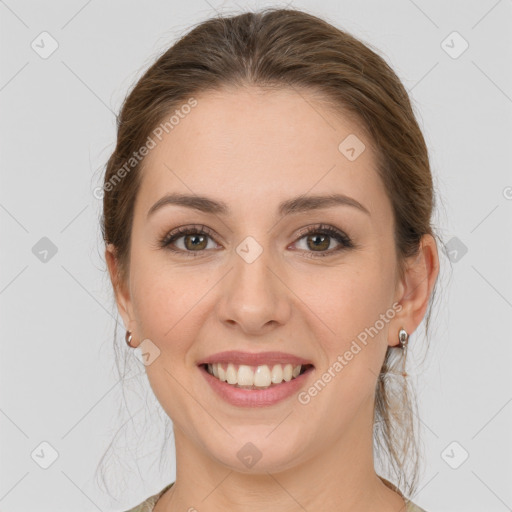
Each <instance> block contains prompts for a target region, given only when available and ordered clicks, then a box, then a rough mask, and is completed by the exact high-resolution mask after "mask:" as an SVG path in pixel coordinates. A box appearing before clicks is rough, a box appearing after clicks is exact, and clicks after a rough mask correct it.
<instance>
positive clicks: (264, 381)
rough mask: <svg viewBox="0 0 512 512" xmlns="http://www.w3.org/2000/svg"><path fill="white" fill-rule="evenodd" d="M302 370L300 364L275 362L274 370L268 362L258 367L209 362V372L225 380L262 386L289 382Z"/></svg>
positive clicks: (244, 384) (231, 382)
mask: <svg viewBox="0 0 512 512" xmlns="http://www.w3.org/2000/svg"><path fill="white" fill-rule="evenodd" d="M300 370H301V365H300V364H299V365H297V366H292V365H291V364H285V365H281V364H275V365H273V366H272V370H271V369H270V368H269V366H268V365H266V364H264V365H261V366H257V367H251V366H247V365H245V364H241V365H235V364H233V363H229V364H228V365H227V366H226V365H225V364H224V366H223V365H222V363H213V364H208V373H211V374H212V375H214V376H215V377H217V378H218V379H219V380H221V381H223V382H227V383H228V384H238V385H239V386H249V387H251V386H256V387H261V388H266V387H269V386H270V385H271V384H280V383H281V382H283V380H284V381H286V382H288V381H290V380H292V378H295V377H297V376H298V375H299V374H300Z"/></svg>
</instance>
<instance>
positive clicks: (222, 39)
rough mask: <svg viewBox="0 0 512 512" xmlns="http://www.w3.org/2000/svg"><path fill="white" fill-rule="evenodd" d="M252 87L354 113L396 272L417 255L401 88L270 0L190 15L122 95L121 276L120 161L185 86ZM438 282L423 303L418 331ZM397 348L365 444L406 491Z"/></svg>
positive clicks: (125, 229)
mask: <svg viewBox="0 0 512 512" xmlns="http://www.w3.org/2000/svg"><path fill="white" fill-rule="evenodd" d="M249 86H255V87H260V88H264V89H266V90H280V89H287V88H293V89H294V90H295V91H297V92H305V93H308V94H310V97H311V95H312V96H314V98H315V99H318V100H320V101H322V102H324V104H325V105H326V106H327V107H328V108H330V109H331V111H332V112H335V113H338V114H340V115H342V116H345V117H349V118H350V119H351V120H354V121H356V122H357V124H358V126H359V127H360V128H361V130H363V132H364V134H365V135H367V137H368V142H369V143H370V144H371V146H372V148H374V150H375V151H374V152H375V155H376V161H377V172H378V174H379V176H380V178H381V179H382V182H383V184H384V188H385V192H386V194H387V196H388V197H389V200H390V202H391V205H392V210H393V230H394V242H395V247H396V254H397V269H398V272H397V275H398V276H400V277H403V275H404V270H405V268H406V259H407V258H409V257H411V256H414V255H416V254H418V250H419V246H420V240H421V238H422V236H423V235H425V234H429V235H431V236H433V237H434V238H436V234H435V233H434V230H433V227H432V221H431V217H432V213H433V207H434V187H433V182H432V175H431V171H430V164H429V157H428V151H427V146H426V144H425V140H424V137H423V135H422V132H421V130H420V128H419V125H418V123H417V120H416V118H415V115H414V112H413V109H412V107H411V102H410V99H409V97H408V94H407V91H406V90H405V88H404V86H403V85H402V83H401V82H400V80H399V78H398V77H397V75H396V74H395V73H394V72H393V70H392V69H391V68H390V66H389V65H388V64H387V63H386V62H385V60H384V59H383V58H382V57H381V56H379V55H378V54H377V53H376V51H374V50H372V49H371V48H370V46H369V45H368V44H364V43H363V42H361V41H360V40H358V39H356V38H355V37H354V36H352V35H350V34H348V33H347V32H344V31H343V30H341V29H339V28H336V27H335V26H333V25H331V24H329V23H328V22H327V21H325V20H323V19H321V18H318V17H316V16H314V15H312V14H308V13H306V12H304V11H300V10H295V9H288V8H285V9H281V8H267V9H265V10H262V11H260V12H244V13H242V14H238V15H232V16H220V15H219V16H218V17H214V18H210V19H208V20H206V21H203V22H201V23H199V24H197V25H196V26H194V27H193V29H192V30H190V31H189V32H188V33H187V34H185V35H184V36H183V37H181V38H180V39H179V40H178V41H177V42H176V43H175V44H174V45H173V46H171V47H170V48H168V49H167V50H166V51H164V52H163V53H162V54H161V55H160V56H159V57H158V58H157V60H156V61H155V62H154V63H153V64H152V65H151V66H150V67H149V68H148V69H147V71H146V72H145V73H144V74H143V76H142V77H141V78H140V79H139V80H138V81H137V83H136V84H135V86H134V87H133V89H132V90H131V92H129V94H128V95H127V97H126V98H125V101H124V103H123V105H122V108H121V111H120V115H119V116H118V118H117V143H116V146H115V149H114V151H113V153H112V154H111V156H110V158H109V159H108V162H107V164H106V171H105V176H104V186H103V188H104V191H105V192H104V195H103V215H102V218H101V228H102V234H103V239H104V241H105V244H109V243H111V244H113V246H114V247H115V250H116V260H117V262H118V269H119V280H120V282H124V280H125V279H126V277H127V276H128V274H129V263H130V236H131V228H132V221H133V212H134V203H135V199H136V196H137V192H138V190H139V186H140V183H141V178H142V175H143V164H144V159H143V158H142V159H140V160H137V161H136V162H135V164H133V165H132V164H130V165H131V168H130V169H129V170H128V171H127V170H126V162H128V161H132V160H133V155H134V153H136V152H137V151H138V150H139V149H140V148H141V147H142V146H144V145H145V144H146V143H147V140H148V137H149V136H150V135H151V134H152V133H153V130H154V129H155V128H156V127H158V126H159V125H160V124H161V123H162V122H163V120H165V119H168V118H169V116H170V115H171V114H172V113H173V112H174V111H176V109H178V108H180V107H181V106H182V105H185V104H187V102H189V100H190V98H191V97H193V96H194V95H199V94H203V93H207V92H210V91H223V90H224V91H225V90H227V89H229V88H243V87H249ZM365 142H366V141H365ZM121 169H125V172H124V173H121V172H120V170H121ZM119 176H121V177H122V179H118V178H119ZM116 177H117V178H116ZM116 179H117V182H116ZM435 284H437V281H436V283H435ZM435 289H436V286H435V285H434V289H433V290H432V294H431V296H430V299H429V305H428V309H427V312H426V323H425V326H426V333H427V335H428V330H429V321H430V315H431V308H432V303H433V298H434V295H435ZM427 337H428V336H427ZM427 341H428V340H427ZM123 345H124V343H123ZM398 351H400V348H399V349H398ZM396 358H397V351H396V348H395V347H388V350H387V352H386V355H385V358H384V361H383V365H382V369H381V373H380V375H379V377H378V379H377V385H376V389H375V409H374V449H375V451H376V453H377V455H378V456H379V461H380V462H381V463H382V464H386V465H387V471H388V472H389V473H390V474H391V477H392V478H393V479H394V480H396V481H397V489H401V491H402V492H403V493H405V494H406V495H409V496H412V495H414V493H415V490H416V485H417V482H418V468H419V461H420V459H421V457H420V456H421V453H420V450H419V439H418V436H417V432H416V430H417V425H416V423H415V421H414V417H415V416H416V413H415V411H414V409H415V407H416V401H415V400H413V399H412V397H411V396H410V391H409V389H408V387H409V384H407V382H408V381H407V380H406V379H403V377H401V376H400V378H399V379H398V381H399V383H398V384H397V383H396V379H395V372H394V370H393V368H394V367H395V364H396ZM404 381H405V384H403V382H404ZM397 386H398V387H397Z"/></svg>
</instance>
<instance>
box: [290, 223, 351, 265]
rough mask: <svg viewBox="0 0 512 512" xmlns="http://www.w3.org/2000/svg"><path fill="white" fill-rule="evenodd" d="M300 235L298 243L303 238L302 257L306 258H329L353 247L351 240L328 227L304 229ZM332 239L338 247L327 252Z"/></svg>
mask: <svg viewBox="0 0 512 512" xmlns="http://www.w3.org/2000/svg"><path fill="white" fill-rule="evenodd" d="M300 235H301V236H300V238H299V241H300V240H302V239H303V238H305V239H306V249H305V250H304V252H305V254H304V256H306V257H308V258H315V257H317V256H319V257H322V256H329V255H331V254H333V253H335V252H338V251H340V250H343V249H349V248H352V247H354V244H353V243H352V240H351V239H350V238H349V237H348V236H347V235H346V234H345V233H343V232H342V231H340V230H338V229H336V228H333V227H332V226H328V225H323V224H322V225H320V226H312V227H309V228H306V229H304V230H302V232H301V233H300ZM332 239H334V240H335V241H336V242H337V243H338V247H335V248H334V249H331V250H328V249H329V246H330V245H331V241H332ZM301 250H303V249H301Z"/></svg>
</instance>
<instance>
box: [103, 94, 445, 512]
mask: <svg viewBox="0 0 512 512" xmlns="http://www.w3.org/2000/svg"><path fill="white" fill-rule="evenodd" d="M196 99H197V100H198V105H197V107H195V108H194V109H192V111H191V113H190V114H189V115H187V116H186V117H185V118H184V119H182V120H181V121H180V123H179V124H178V125H177V126H175V127H174V129H173V130H172V131H170V132H169V133H168V134H167V135H165V137H164V138H163V140H162V142H159V144H158V145H157V146H156V147H155V148H154V149H152V150H151V152H150V153H149V154H148V156H147V157H146V160H145V168H144V171H143V172H144V175H143V180H142V184H141V188H140V190H139V193H138V196H137V198H136V203H135V211H134V220H133V226H132V241H131V248H130V251H131V254H130V269H129V275H128V278H127V279H126V281H125V282H121V281H119V280H118V279H117V276H118V270H119V269H118V265H117V260H116V257H115V250H114V247H112V246H111V245H109V246H107V250H106V253H105V255H106V260H107V263H108V268H109V272H110V276H111V279H112V283H113V285H114V288H115V293H116V300H117V304H118V308H119V312H120V314H121V316H122V318H123V321H124V323H125V326H126V328H127V329H129V330H130V331H132V333H133V342H132V343H133V344H134V345H137V344H138V343H140V342H141V341H142V340H144V339H147V338H149V339H150V340H151V342H152V343H154V344H155V345H156V346H157V347H158V349H159V350H160V355H159V357H157V358H156V359H155V360H154V361H153V362H152V363H151V364H150V365H148V366H146V371H147V374H148V378H149V381H150V384H151V386H152V389H153V391H154V393H155V395H156V397H157V398H158V400H159V401H160V403H161V404H162V407H163V408H164V410H165V411H166V413H167V414H168V415H169V417H170V418H171V419H172V422H173V426H174V435H175V444H176V462H177V477H176V483H175V485H174V486H173V487H172V488H171V489H170V490H169V491H167V492H166V493H165V494H164V495H163V497H162V498H161V499H160V500H159V502H158V503H157V505H156V508H155V512H164V511H165V512H171V511H172V512H174V511H178V510H181V511H183V510H188V509H189V508H190V507H195V508H196V509H197V510H200V511H201V512H207V511H218V510H227V509H229V510H233V511H243V512H252V511H261V510H281V511H284V512H287V511H298V510H304V509H305V510H308V511H314V510H325V509H328V510H338V511H341V512H348V511H350V512H363V511H364V512H369V511H374V510H379V511H381V512H391V511H393V512H398V511H402V512H403V511H404V510H405V507H404V501H403V499H402V498H401V497H400V496H399V495H398V494H397V493H395V492H393V491H392V490H390V489H388V488H387V487H386V486H385V485H384V483H383V482H382V481H381V480H380V479H379V478H378V476H377V475H376V473H375V470H374V460H373V454H372V427H373V425H372V421H373V407H374V389H375V385H376V379H377V375H378V373H379V370H380V368H381V365H382V362H383V360H384V356H385V352H386V349H387V347H388V345H391V346H394V345H397V344H398V331H399V329H400V328H401V327H403V328H404V329H406V331H407V332H408V333H409V334H411V333H412V332H414V330H415V329H416V328H417V327H418V325H419V324H420V322H421V320H422V318H423V317H424V315H425V312H426V308H427V306H428V299H429V296H430V294H431V291H432V288H433V285H434V282H435V279H436V277H437V274H438V268H439V262H438V253H437V248H436V243H435V240H434V239H433V238H432V237H431V236H429V235H425V236H424V237H423V239H422V241H421V249H420V252H419V255H418V256H417V257H415V258H412V259H411V260H410V261H408V262H407V263H408V268H407V272H406V275H405V277H404V278H403V279H399V277H398V274H397V255H396V250H395V246H394V242H393V215H392V209H391V203H390V201H389V199H388V197H387V195H386V193H385V189H384V186H383V183H382V181H381V180H380V177H379V176H378V174H377V172H376V170H375V159H374V152H373V150H372V147H371V141H370V140H368V138H367V137H366V135H365V133H364V132H363V131H362V130H361V128H360V127H359V126H358V125H357V124H355V123H353V122H351V121H350V120H349V119H341V118H340V117H339V116H335V115H334V114H333V113H332V112H330V111H329V110H328V109H327V108H325V107H324V106H322V105H321V104H320V103H318V102H317V101H315V99H314V97H313V96H311V95H308V94H306V93H301V94H298V93H297V92H296V91H294V90H289V89H283V90H280V91H272V92H268V91H267V92H264V91H262V90H260V89H256V88H245V89H230V90H227V89H226V90H223V91H217V92H215V93H213V92H209V93H205V94H203V95H199V96H196ZM306 100H307V101H306ZM349 134H356V135H357V137H359V138H360V139H361V140H362V141H363V142H364V143H365V145H366V149H365V151H363V152H362V153H361V154H360V156H359V157H358V158H357V159H356V160H354V161H349V160H348V159H347V158H346V157H345V156H344V155H343V154H341V152H340V151H339V150H338V145H339V144H340V142H341V141H342V140H343V139H345V137H347V136H348V135H349ZM330 169H331V170H330ZM329 170H330V172H328V171H329ZM170 192H179V193H185V194H191V193H193V194H197V195H205V196H208V197H211V198H213V199H216V200H220V201H224V202H225V203H227V205H228V206H229V208H230V209H231V214H230V215H226V216H222V215H215V214H210V213H202V212H199V211H196V210H192V209H189V208H186V207H183V206H176V205H168V206H165V207H163V208H161V209H160V210H158V211H156V212H155V213H154V214H153V215H152V216H150V217H149V218H147V213H148V211H149V209H150V208H151V206H152V205H153V204H154V203H155V202H156V201H157V200H158V199H160V198H161V197H162V196H164V195H165V194H167V193H170ZM333 192H337V193H342V194H345V195H348V196H350V197H352V198H354V199H356V200H357V201H359V202H360V203H362V204H363V205H364V206H365V207H366V208H367V209H368V210H369V214H366V213H364V212H362V211H359V210H358V209H356V208H354V207H350V206H334V207H329V208H325V209H321V210H314V211H309V212H303V213H296V214H290V215H288V216H286V217H284V218H283V219H279V218H278V217H277V213H276V208H277V205H278V204H279V203H280V202H281V201H283V200H286V199H290V198H292V197H295V196H299V195H303V194H307V195H312V194H315V195H316V194H319V195H320V194H331V193H333ZM320 223H323V224H328V225H330V226H333V227H335V228H338V229H339V230H341V231H343V232H344V233H345V234H346V235H348V236H349V237H350V239H351V240H352V241H353V243H354V244H356V247H355V248H345V249H341V250H340V251H337V252H334V251H333V250H334V249H335V248H337V247H339V246H340V245H341V244H340V243H339V242H337V241H336V240H335V239H334V238H327V241H328V242H329V241H330V244H329V245H327V244H326V245H322V246H321V247H320V248H315V245H314V243H313V242H314V239H315V235H314V233H315V232H314V231H313V232H312V233H311V234H310V235H311V236H310V237H309V240H310V243H309V244H308V236H307V235H306V236H304V235H302V237H301V236H300V234H298V232H299V230H300V229H301V228H304V227H306V226H310V225H317V224H320ZM195 224H201V225H205V226H207V227H209V228H210V229H211V230H213V232H214V233H215V235H216V236H215V237H214V238H209V237H207V238H206V240H207V241H208V242H207V245H206V242H205V243H203V244H201V248H202V252H201V254H199V255H198V256H196V257H193V256H189V257H187V255H184V254H175V253H173V252H171V251H170V250H169V249H168V248H161V247H159V246H158V241H159V239H160V238H161V237H163V236H165V234H167V233H168V232H170V231H171V230H173V229H175V228H177V227H180V226H190V225H195ZM316 233H318V232H316ZM249 235H250V236H252V237H253V238H254V239H256V240H257V242H258V243H259V244H260V246H261V247H262V249H263V252H262V254H261V255H260V256H259V257H258V258H257V259H256V260H255V261H254V262H252V263H251V264H248V263H247V262H246V261H245V260H244V259H242V258H241V257H240V256H239V255H238V254H237V252H236V250H235V249H236V247H237V246H238V245H239V244H240V242H241V241H242V240H244V239H245V237H247V236H249ZM317 236H318V234H317ZM190 238H192V239H194V235H192V237H189V244H188V246H185V245H184V243H185V242H186V240H185V238H183V237H182V238H180V239H179V240H177V241H175V243H174V246H175V247H176V248H177V249H178V250H179V249H181V250H182V251H186V250H188V251H189V252H193V251H196V253H197V252H198V249H194V247H193V246H192V245H193V244H192V243H191V242H190ZM311 238H313V242H311ZM328 242H327V243H328ZM191 247H192V248H191ZM329 251H331V253H330V255H328V256H325V257H319V256H317V257H315V254H319V253H322V252H324V253H326V252H329ZM308 255H309V256H313V257H312V258H308V257H306V256H308ZM394 302H397V303H399V304H400V305H401V310H400V312H398V313H396V314H395V316H394V318H392V319H390V320H389V321H388V322H387V323H385V326H384V328H382V329H381V330H380V331H379V332H378V335H376V336H374V337H373V338H370V342H369V343H368V344H367V345H366V346H364V348H363V349H362V350H361V351H360V352H359V353H358V354H357V355H356V356H354V358H353V359H352V360H351V361H350V362H349V364H347V365H346V366H345V367H344V368H343V370H342V371H341V372H339V373H338V374H337V376H336V377H335V378H333V379H332V380H331V382H329V384H328V385H327V386H325V388H324V389H323V390H322V391H321V393H318V395H317V396H315V397H314V398H312V399H311V401H310V403H308V404H307V405H303V404H301V403H299V401H298V400H297V398H296V397H291V398H289V399H287V400H285V401H283V402H281V403H278V404H276V405H273V406H270V407H255V408H247V407H235V406H232V405H229V404H228V403H226V402H224V401H223V400H222V399H220V398H219V397H217V395H216V394H215V393H214V392H213V390H211V388H210V387H209V385H208V384H207V383H206V381H205V379H204V378H203V376H202V375H201V374H200V370H199V369H198V367H197V366H196V365H197V362H198V361H199V360H200V359H202V358H204V357H206V356H208V355H211V354H213V353H216V352H219V351H223V350H232V349H233V350H241V351H248V352H259V351H267V350H279V351H284V352H290V353H292V354H295V355H298V356H302V357H305V358H307V359H309V360H311V361H312V363H313V364H314V366H315V369H314V371H313V373H312V374H311V375H310V377H309V380H308V384H307V386H310V385H312V383H314V381H316V380H317V379H318V378H320V376H321V375H322V373H324V372H325V371H327V369H328V368H329V367H330V366H332V364H333V362H334V361H336V358H337V357H338V355H340V354H343V353H344V352H345V351H346V350H348V349H349V348H350V345H351V342H352V341H353V340H354V339H356V337H357V335H358V334H359V333H361V332H362V331H364V329H365V328H367V327H370V326H373V325H374V324H375V322H376V320H377V319H379V315H381V314H383V313H386V312H387V311H390V310H393V308H392V305H393V303H394ZM247 442H251V443H253V444H254V445H255V446H256V447H257V448H258V450H259V451H260V452H261V454H262V458H261V459H260V460H259V461H258V463H257V464H255V465H254V466H253V467H252V468H247V467H246V466H245V465H244V464H243V463H242V462H241V461H240V460H239V459H238V458H237V452H238V450H240V448H242V447H243V446H244V445H245V444H246V443H247ZM313 489H314V492H313V491H312V490H313Z"/></svg>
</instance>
